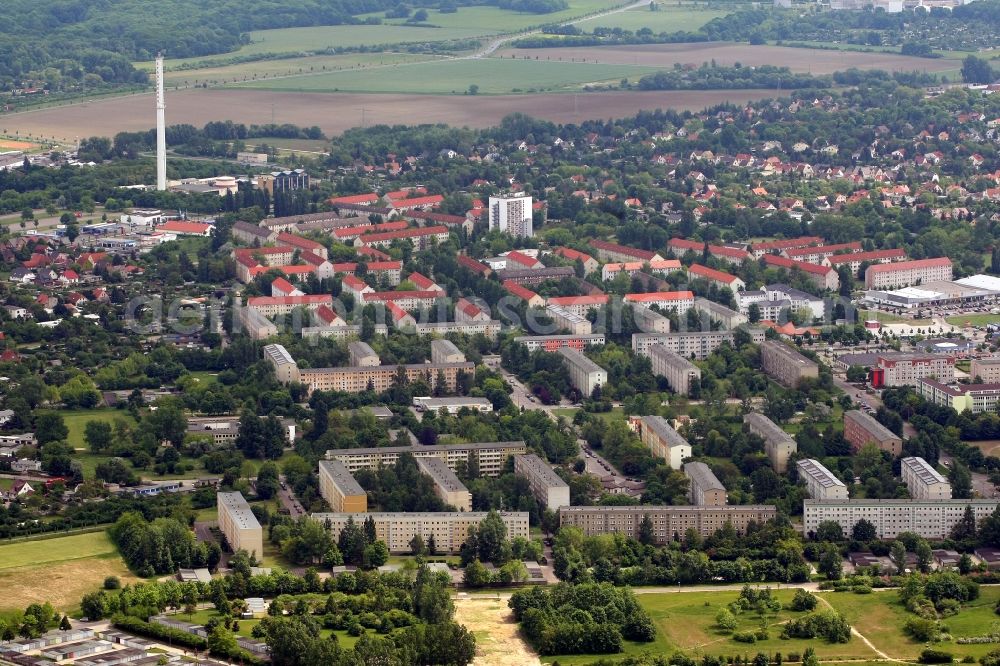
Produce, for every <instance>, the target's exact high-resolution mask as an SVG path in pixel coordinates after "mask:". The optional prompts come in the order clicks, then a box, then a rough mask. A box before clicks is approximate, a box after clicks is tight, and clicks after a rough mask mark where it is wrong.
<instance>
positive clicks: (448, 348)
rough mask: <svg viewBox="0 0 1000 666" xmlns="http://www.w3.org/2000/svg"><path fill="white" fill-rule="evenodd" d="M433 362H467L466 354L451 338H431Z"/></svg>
mask: <svg viewBox="0 0 1000 666" xmlns="http://www.w3.org/2000/svg"><path fill="white" fill-rule="evenodd" d="M431 363H465V354H463V353H462V350H461V349H459V348H458V347H456V346H455V343H454V342H452V341H451V340H431Z"/></svg>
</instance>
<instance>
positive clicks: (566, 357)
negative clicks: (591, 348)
mask: <svg viewBox="0 0 1000 666" xmlns="http://www.w3.org/2000/svg"><path fill="white" fill-rule="evenodd" d="M557 352H558V353H559V354H560V355H561V356H562V357H563V363H564V364H565V365H566V370H568V371H569V381H570V383H571V384H572V385H573V386H574V387H576V389H577V390H578V391H580V393H582V394H583V395H584V396H587V397H589V396H590V395H591V394H592V393H593V392H594V389H595V388H598V387H601V386H604V385H605V384H607V383H608V371H607V370H605V369H604V368H602V367H601V366H599V365H597V364H596V363H594V362H593V361H591V360H590V359H589V358H587V356H586V355H585V354H584V353H583V352H582V351H578V350H576V349H573V348H571V347H560V348H559V349H558V350H557Z"/></svg>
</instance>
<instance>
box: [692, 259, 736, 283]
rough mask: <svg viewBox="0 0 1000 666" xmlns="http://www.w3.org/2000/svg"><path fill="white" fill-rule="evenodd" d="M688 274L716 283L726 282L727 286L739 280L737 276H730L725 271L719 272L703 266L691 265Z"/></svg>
mask: <svg viewBox="0 0 1000 666" xmlns="http://www.w3.org/2000/svg"><path fill="white" fill-rule="evenodd" d="M688 274H689V275H691V274H694V275H696V276H698V277H703V278H706V279H708V280H712V281H714V282H725V283H726V284H732V283H733V282H734V281H735V280H737V279H738V278H737V277H736V276H735V275H730V274H729V273H726V272H724V271H717V270H715V269H714V268H709V267H708V266H702V265H701V264H691V265H690V266H688Z"/></svg>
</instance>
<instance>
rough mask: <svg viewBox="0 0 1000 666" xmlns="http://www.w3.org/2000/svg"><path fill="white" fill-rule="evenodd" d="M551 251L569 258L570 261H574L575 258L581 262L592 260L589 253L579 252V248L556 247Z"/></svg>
mask: <svg viewBox="0 0 1000 666" xmlns="http://www.w3.org/2000/svg"><path fill="white" fill-rule="evenodd" d="M552 251H553V252H554V253H556V254H558V255H559V256H560V257H564V258H566V259H569V260H570V261H576V260H577V259H579V260H580V261H582V262H583V263H587V262H588V261H593V259H594V258H593V257H591V256H590V255H589V254H586V253H585V252H580V251H579V250H574V249H573V248H571V247H557V248H556V249H554V250H552Z"/></svg>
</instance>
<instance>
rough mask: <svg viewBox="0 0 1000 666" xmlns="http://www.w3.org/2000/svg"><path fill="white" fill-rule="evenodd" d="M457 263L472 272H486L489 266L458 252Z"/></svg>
mask: <svg viewBox="0 0 1000 666" xmlns="http://www.w3.org/2000/svg"><path fill="white" fill-rule="evenodd" d="M457 259H458V263H459V264H460V265H461V266H464V267H465V268H468V269H469V270H470V271H472V272H473V273H488V272H489V270H490V267H489V266H487V265H486V264H484V263H482V262H479V261H476V260H475V259H473V258H472V257H468V256H466V255H464V254H460V255H458V257H457Z"/></svg>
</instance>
